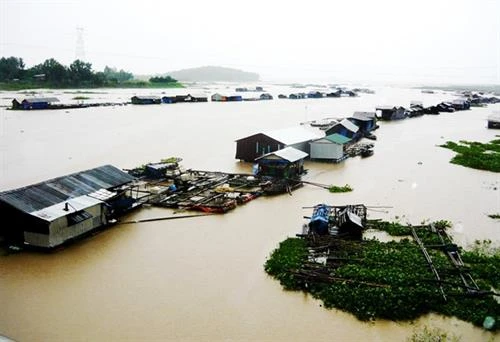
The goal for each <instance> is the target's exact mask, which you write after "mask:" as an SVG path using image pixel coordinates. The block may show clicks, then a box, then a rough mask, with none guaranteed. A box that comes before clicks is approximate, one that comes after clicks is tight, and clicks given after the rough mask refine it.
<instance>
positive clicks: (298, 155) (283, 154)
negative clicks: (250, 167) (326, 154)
mask: <svg viewBox="0 0 500 342" xmlns="http://www.w3.org/2000/svg"><path fill="white" fill-rule="evenodd" d="M272 155H274V156H277V157H279V158H282V159H285V160H288V161H289V162H290V163H293V162H296V161H298V160H301V159H304V158H306V157H307V156H308V154H307V153H305V152H302V151H300V150H297V149H296V148H293V147H285V148H284V149H282V150H278V151H275V152H271V153H267V154H265V155H263V156H261V157H259V158H256V159H255V160H259V159H265V158H267V157H269V156H272Z"/></svg>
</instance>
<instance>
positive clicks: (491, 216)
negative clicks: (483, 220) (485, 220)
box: [488, 214, 500, 219]
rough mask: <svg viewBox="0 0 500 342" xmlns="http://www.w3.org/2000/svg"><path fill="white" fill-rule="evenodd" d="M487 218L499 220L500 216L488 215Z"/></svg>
mask: <svg viewBox="0 0 500 342" xmlns="http://www.w3.org/2000/svg"><path fill="white" fill-rule="evenodd" d="M488 217H489V218H492V219H500V214H490V215H488Z"/></svg>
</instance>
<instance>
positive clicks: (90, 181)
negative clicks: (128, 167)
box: [0, 165, 135, 213]
mask: <svg viewBox="0 0 500 342" xmlns="http://www.w3.org/2000/svg"><path fill="white" fill-rule="evenodd" d="M134 179H135V178H134V177H132V176H130V175H129V174H128V173H125V172H123V171H122V170H120V169H118V168H116V167H114V166H112V165H104V166H100V167H96V168H94V169H90V170H86V171H81V172H76V173H73V174H70V175H67V176H62V177H58V178H54V179H51V180H47V181H44V182H41V183H37V184H32V185H28V186H26V187H23V188H19V189H14V190H9V191H5V192H2V193H0V201H3V202H5V203H8V204H10V205H11V206H13V207H15V208H17V209H19V210H21V211H24V212H27V213H31V212H34V211H38V210H40V209H43V208H47V207H50V206H52V205H54V204H57V203H61V202H64V201H67V200H68V199H70V198H76V197H79V196H84V195H88V194H91V193H93V192H95V191H98V190H101V189H109V188H114V187H116V186H120V185H123V184H126V183H128V182H131V181H133V180H134Z"/></svg>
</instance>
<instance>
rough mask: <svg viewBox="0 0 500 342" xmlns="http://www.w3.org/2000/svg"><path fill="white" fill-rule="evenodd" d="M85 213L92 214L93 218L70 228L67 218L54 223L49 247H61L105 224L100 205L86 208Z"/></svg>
mask: <svg viewBox="0 0 500 342" xmlns="http://www.w3.org/2000/svg"><path fill="white" fill-rule="evenodd" d="M85 211H86V212H88V213H89V214H91V215H92V217H91V218H89V219H87V220H84V221H82V222H79V223H77V224H74V225H72V226H68V220H67V218H66V217H60V218H58V219H57V220H55V221H53V222H52V223H51V224H50V246H49V247H53V246H57V245H60V244H62V243H64V242H65V241H66V240H69V239H72V238H75V237H77V236H79V235H82V234H84V233H86V232H88V231H91V230H93V229H95V228H98V227H100V226H102V225H103V224H105V219H104V215H103V213H102V205H101V204H100V203H98V204H96V205H94V206H92V207H89V208H86V209H85Z"/></svg>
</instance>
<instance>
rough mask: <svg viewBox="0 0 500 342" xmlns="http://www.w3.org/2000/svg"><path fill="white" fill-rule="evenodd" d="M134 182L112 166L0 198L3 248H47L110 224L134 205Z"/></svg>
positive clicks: (13, 192) (28, 187) (35, 186)
mask: <svg viewBox="0 0 500 342" xmlns="http://www.w3.org/2000/svg"><path fill="white" fill-rule="evenodd" d="M133 181H134V177H132V176H131V175H129V174H127V173H125V172H123V171H121V170H119V169H118V168H116V167H114V166H112V165H104V166H100V167H97V168H94V169H90V170H86V171H81V172H77V173H73V174H70V175H67V176H63V177H58V178H54V179H51V180H47V181H44V182H40V183H37V184H33V185H29V186H26V187H23V188H19V189H14V190H9V191H4V192H2V193H0V213H1V215H2V218H3V221H4V223H3V224H2V228H1V229H2V235H4V236H5V237H6V238H7V240H8V241H9V242H12V243H14V244H24V245H29V246H35V247H44V248H52V247H56V246H59V245H61V244H63V243H65V242H66V241H69V240H72V239H75V238H77V237H79V236H81V235H83V234H85V233H88V232H90V231H92V230H95V229H98V228H99V227H102V226H105V225H107V224H109V223H111V222H113V220H114V219H115V218H116V217H117V215H119V214H120V213H123V212H124V211H127V210H129V209H132V208H133V207H134V203H135V201H134V200H133V199H131V198H129V197H127V196H126V195H125V194H124V189H125V188H126V187H127V185H128V184H130V183H131V182H133Z"/></svg>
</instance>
